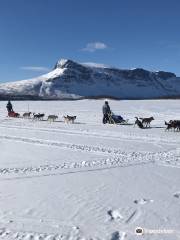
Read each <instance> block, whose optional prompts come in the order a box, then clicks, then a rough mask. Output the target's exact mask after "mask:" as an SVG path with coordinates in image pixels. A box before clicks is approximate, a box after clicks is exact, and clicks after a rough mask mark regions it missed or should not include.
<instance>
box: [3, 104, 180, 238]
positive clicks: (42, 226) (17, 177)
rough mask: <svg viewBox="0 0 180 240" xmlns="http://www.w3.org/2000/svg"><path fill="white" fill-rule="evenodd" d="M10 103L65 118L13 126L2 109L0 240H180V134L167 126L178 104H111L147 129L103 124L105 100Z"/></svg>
mask: <svg viewBox="0 0 180 240" xmlns="http://www.w3.org/2000/svg"><path fill="white" fill-rule="evenodd" d="M13 104H14V109H15V111H17V112H19V113H21V114H22V113H23V112H25V111H28V109H29V110H30V111H32V112H44V113H45V114H46V116H47V115H48V114H56V115H58V116H59V119H58V122H54V123H49V122H47V121H33V120H28V119H13V118H7V117H6V115H7V113H6V109H5V105H6V102H0V150H1V152H0V239H2V240H13V239H16V240H21V239H24V240H44V239H45V240H60V239H64V240H65V239H71V240H74V239H84V240H85V239H109V240H126V239H127V240H132V239H133V240H136V239H145V240H148V239H153V240H156V239H158V240H159V239H163V240H166V239H168V240H176V239H180V221H179V219H180V133H179V132H173V131H172V132H171V131H169V132H166V131H165V128H164V120H170V119H180V100H147V101H143V100H142V101H112V100H111V101H110V106H111V108H112V110H113V111H114V112H115V113H119V114H122V116H123V117H124V118H127V119H129V123H133V122H134V117H135V116H140V117H146V116H153V117H154V118H155V120H154V121H153V122H152V128H150V129H139V128H137V127H133V125H128V126H117V125H103V124H102V123H101V122H102V113H101V107H102V104H103V101H102V100H82V101H59V102H58V101H49V102H45V101H44V102H26V101H25V102H14V103H13ZM66 114H69V115H76V116H77V121H76V123H75V124H65V123H64V122H63V119H62V116H63V115H66ZM45 119H46V117H45ZM136 227H142V228H144V229H145V234H144V235H143V236H137V235H136V234H135V228H136ZM150 230H151V231H152V230H154V231H157V230H159V231H160V230H164V231H165V230H166V231H167V233H166V234H165V233H164V234H162V233H161V234H160V233H157V232H156V233H154V234H150ZM148 231H149V233H148Z"/></svg>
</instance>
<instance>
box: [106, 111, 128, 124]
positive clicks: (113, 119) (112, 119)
mask: <svg viewBox="0 0 180 240" xmlns="http://www.w3.org/2000/svg"><path fill="white" fill-rule="evenodd" d="M108 118H109V120H108V123H109V124H118V125H128V121H129V119H124V118H123V117H122V116H120V115H116V114H114V113H110V114H108Z"/></svg>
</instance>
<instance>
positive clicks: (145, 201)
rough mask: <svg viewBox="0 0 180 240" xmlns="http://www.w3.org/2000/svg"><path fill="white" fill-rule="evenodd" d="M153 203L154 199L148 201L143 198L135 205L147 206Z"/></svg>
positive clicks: (135, 201) (136, 201)
mask: <svg viewBox="0 0 180 240" xmlns="http://www.w3.org/2000/svg"><path fill="white" fill-rule="evenodd" d="M152 202H154V200H152V199H146V198H141V199H139V200H134V203H135V204H140V205H144V204H146V203H152Z"/></svg>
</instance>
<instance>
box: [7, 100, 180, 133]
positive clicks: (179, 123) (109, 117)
mask: <svg viewBox="0 0 180 240" xmlns="http://www.w3.org/2000/svg"><path fill="white" fill-rule="evenodd" d="M6 109H7V112H8V117H14V118H19V117H20V114H19V113H16V112H14V110H13V105H12V103H11V101H10V100H9V101H8V103H7V105H6ZM102 113H103V119H102V122H103V124H107V123H108V124H124V125H132V124H129V123H128V119H127V120H125V119H123V117H122V116H121V115H116V114H114V113H113V112H112V111H111V108H110V106H109V103H108V101H107V100H105V102H104V105H103V107H102ZM31 114H32V113H31V112H26V113H24V114H23V115H22V117H23V118H28V119H30V118H31ZM44 116H45V114H44V113H43V114H40V113H38V114H35V113H33V118H32V119H34V120H35V119H38V120H43V117H44ZM57 118H58V116H56V115H49V116H48V118H47V121H53V122H54V121H55V120H56V119H57ZM63 119H64V122H65V123H69V122H70V123H74V121H75V119H76V116H69V115H67V116H63ZM135 119H136V120H135V123H134V126H135V125H137V126H138V127H139V128H141V129H145V128H150V124H151V121H153V120H154V118H153V117H148V118H138V117H135ZM140 119H141V120H140ZM165 125H166V129H165V130H168V131H169V130H171V129H174V131H180V120H170V121H169V122H165Z"/></svg>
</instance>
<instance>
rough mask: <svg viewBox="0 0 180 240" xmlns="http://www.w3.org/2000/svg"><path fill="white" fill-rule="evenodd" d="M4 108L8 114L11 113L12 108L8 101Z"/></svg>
mask: <svg viewBox="0 0 180 240" xmlns="http://www.w3.org/2000/svg"><path fill="white" fill-rule="evenodd" d="M6 108H7V111H8V112H13V107H12V103H11V101H10V100H9V101H8V103H7V105H6Z"/></svg>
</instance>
